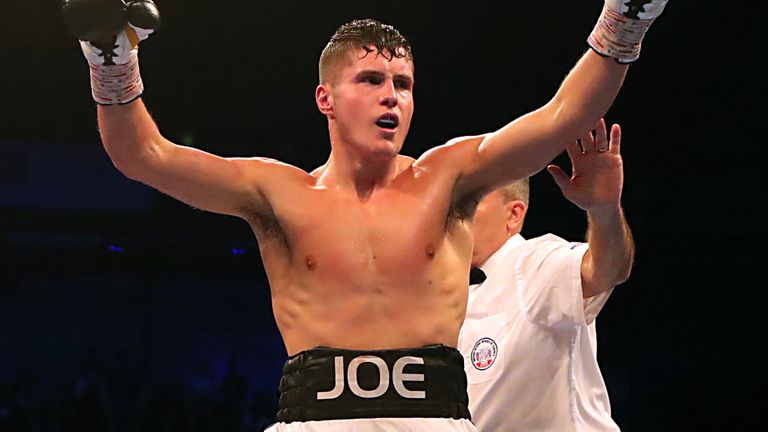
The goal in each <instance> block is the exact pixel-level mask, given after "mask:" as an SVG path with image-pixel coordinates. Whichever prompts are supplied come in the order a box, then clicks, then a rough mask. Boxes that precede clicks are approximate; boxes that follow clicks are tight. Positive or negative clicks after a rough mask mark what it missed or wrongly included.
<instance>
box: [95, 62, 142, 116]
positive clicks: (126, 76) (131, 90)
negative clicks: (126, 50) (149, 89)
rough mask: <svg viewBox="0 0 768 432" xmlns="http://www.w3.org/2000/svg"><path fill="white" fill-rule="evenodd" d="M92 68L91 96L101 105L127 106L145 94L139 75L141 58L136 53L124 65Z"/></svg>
mask: <svg viewBox="0 0 768 432" xmlns="http://www.w3.org/2000/svg"><path fill="white" fill-rule="evenodd" d="M90 67H91V94H92V95H93V100H94V101H96V103H97V104H99V105H114V104H126V103H128V102H131V101H133V100H135V99H137V98H138V97H139V96H141V94H142V93H143V92H144V83H143V82H142V81H141V74H139V56H138V55H136V54H135V53H134V54H133V55H132V56H130V57H129V59H128V62H127V63H124V64H119V65H112V66H104V65H98V64H91V65H90Z"/></svg>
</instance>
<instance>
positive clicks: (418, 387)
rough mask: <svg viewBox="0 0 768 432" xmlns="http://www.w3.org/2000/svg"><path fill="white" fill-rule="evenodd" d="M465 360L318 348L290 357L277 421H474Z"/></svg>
mask: <svg viewBox="0 0 768 432" xmlns="http://www.w3.org/2000/svg"><path fill="white" fill-rule="evenodd" d="M468 406H469V398H468V397H467V377H466V374H465V373H464V359H463V357H462V356H461V354H460V353H459V352H458V351H457V350H456V349H454V348H450V347H447V346H444V345H429V346H425V347H422V348H407V349H394V350H375V351H368V350H365V351H363V350H345V349H335V348H325V347H318V348H313V349H310V350H307V351H303V352H301V353H299V354H296V355H294V356H291V357H290V358H289V359H288V361H287V362H286V363H285V366H284V367H283V377H282V379H281V380H280V404H279V410H278V413H277V421H279V422H284V423H288V422H294V421H311V420H339V419H354V418H377V417H378V418H381V417H435V418H454V419H470V415H469V408H468Z"/></svg>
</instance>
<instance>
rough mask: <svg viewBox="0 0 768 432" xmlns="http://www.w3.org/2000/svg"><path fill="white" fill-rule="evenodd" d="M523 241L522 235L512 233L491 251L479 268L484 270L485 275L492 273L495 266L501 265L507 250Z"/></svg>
mask: <svg viewBox="0 0 768 432" xmlns="http://www.w3.org/2000/svg"><path fill="white" fill-rule="evenodd" d="M524 242H525V238H523V236H522V235H520V234H515V235H513V236H512V237H510V238H509V239H508V240H507V241H506V242H505V243H504V244H503V245H501V247H500V248H498V249H497V250H496V252H494V253H492V254H491V256H489V257H488V259H486V260H485V262H484V263H482V264H481V265H480V266H479V267H480V270H482V271H484V272H485V274H486V275H490V274H492V273H493V270H494V269H495V268H496V267H498V266H499V265H503V261H504V256H505V255H506V254H507V252H509V251H511V250H512V249H514V248H516V247H518V246H519V245H521V244H523V243H524Z"/></svg>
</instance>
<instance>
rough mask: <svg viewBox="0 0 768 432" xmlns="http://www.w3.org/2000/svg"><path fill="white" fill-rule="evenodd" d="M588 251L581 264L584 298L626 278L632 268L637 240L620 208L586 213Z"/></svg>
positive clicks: (609, 287)
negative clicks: (635, 240) (633, 237)
mask: <svg viewBox="0 0 768 432" xmlns="http://www.w3.org/2000/svg"><path fill="white" fill-rule="evenodd" d="M587 218H588V221H589V230H588V232H587V242H588V243H589V251H587V253H586V254H585V255H584V259H583V261H582V266H581V278H582V289H583V292H584V297H585V298H587V297H592V296H594V295H597V294H600V293H601V292H604V291H607V290H609V289H611V288H613V287H615V286H616V285H618V284H620V283H622V282H624V281H626V280H627V279H628V278H629V274H630V272H631V270H632V263H633V261H634V256H635V243H634V240H633V239H632V232H631V230H630V228H629V225H628V224H627V220H626V218H625V217H624V211H623V210H622V209H621V207H615V208H609V209H601V210H593V211H588V212H587Z"/></svg>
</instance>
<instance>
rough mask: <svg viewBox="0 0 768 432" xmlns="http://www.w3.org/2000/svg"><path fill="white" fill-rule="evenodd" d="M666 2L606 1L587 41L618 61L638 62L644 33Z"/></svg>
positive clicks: (595, 48)
mask: <svg viewBox="0 0 768 432" xmlns="http://www.w3.org/2000/svg"><path fill="white" fill-rule="evenodd" d="M635 3H637V5H635ZM666 3H667V0H647V1H624V0H621V1H619V0H607V1H606V2H605V5H604V6H603V11H602V13H601V14H600V19H599V20H598V21H597V24H596V25H595V28H594V29H593V30H592V33H591V34H590V35H589V38H588V39H587V44H589V47H590V48H592V49H593V50H594V51H595V52H597V53H598V54H600V55H602V56H605V57H612V58H614V59H616V61H617V62H619V63H622V64H626V63H632V62H634V61H636V60H637V59H638V58H639V57H640V47H641V44H642V41H643V38H644V37H645V33H646V32H647V31H648V28H649V27H650V26H651V24H652V23H653V21H654V20H655V19H656V18H657V17H658V16H659V15H660V14H661V12H662V11H663V10H664V7H665V5H666Z"/></svg>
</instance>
